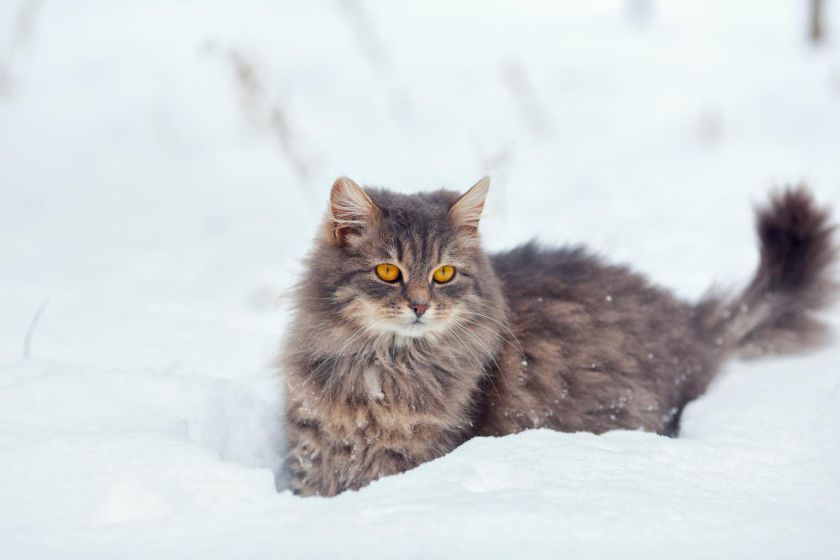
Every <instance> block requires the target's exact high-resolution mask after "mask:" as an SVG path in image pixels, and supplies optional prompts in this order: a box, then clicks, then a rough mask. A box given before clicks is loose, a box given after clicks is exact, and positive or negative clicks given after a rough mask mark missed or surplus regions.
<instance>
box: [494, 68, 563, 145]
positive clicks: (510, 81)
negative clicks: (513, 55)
mask: <svg viewBox="0 0 840 560" xmlns="http://www.w3.org/2000/svg"><path fill="white" fill-rule="evenodd" d="M502 77H503V78H504V82H505V84H506V85H507V86H508V89H509V90H510V93H511V96H512V97H513V100H514V102H515V103H516V106H517V107H518V108H519V111H520V113H522V117H523V118H524V119H525V121H526V122H527V123H528V125H529V126H530V128H531V130H533V131H534V132H535V133H537V134H546V133H548V132H549V131H550V129H551V128H552V118H551V115H550V114H549V113H548V111H546V110H545V108H544V107H543V106H542V105H541V104H540V101H539V98H538V96H537V90H536V88H535V87H534V84H533V83H532V82H531V79H530V78H529V77H528V73H527V72H526V71H525V67H524V66H523V65H522V64H520V63H519V62H517V61H513V60H509V61H507V62H505V63H503V64H502Z"/></svg>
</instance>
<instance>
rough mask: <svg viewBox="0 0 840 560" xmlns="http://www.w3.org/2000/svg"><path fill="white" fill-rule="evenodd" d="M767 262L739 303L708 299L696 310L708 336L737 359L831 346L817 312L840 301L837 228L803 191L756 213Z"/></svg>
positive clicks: (762, 262) (792, 191)
mask: <svg viewBox="0 0 840 560" xmlns="http://www.w3.org/2000/svg"><path fill="white" fill-rule="evenodd" d="M756 229H757V230H758V238H759V243H760V251H761V260H760V262H759V265H758V270H757V271H756V273H755V277H754V278H753V280H752V282H751V283H750V284H749V285H748V286H747V287H746V289H744V290H743V291H742V292H741V293H740V294H739V295H737V296H736V297H734V298H723V297H720V296H714V295H711V296H708V297H707V298H705V299H704V300H703V301H702V302H700V304H699V305H698V307H697V311H698V315H697V317H698V319H699V320H700V324H701V325H702V328H703V330H704V331H705V332H706V333H708V335H709V336H710V337H711V338H712V340H713V342H714V344H716V345H717V346H719V347H721V350H722V351H724V352H726V353H727V354H730V355H736V356H740V357H755V356H763V355H767V354H781V353H790V352H799V351H803V350H807V349H811V348H815V347H817V346H819V345H821V344H823V343H825V342H826V340H827V338H828V334H829V333H828V328H827V326H826V325H825V324H824V323H823V322H821V321H820V320H819V319H818V318H817V317H815V312H816V311H819V310H821V309H823V308H825V307H826V306H828V305H830V304H831V303H832V301H833V299H834V298H835V296H836V294H837V287H838V284H837V282H836V281H835V280H834V279H833V278H832V276H831V268H832V265H833V264H834V260H835V257H836V255H837V249H836V247H835V246H834V245H833V243H832V232H833V230H834V226H833V224H831V222H830V216H829V212H828V210H827V209H826V208H821V207H820V206H818V205H817V204H816V203H815V202H814V199H813V196H812V195H811V193H810V192H809V191H808V190H807V189H805V188H804V187H801V186H800V187H796V188H790V189H787V190H784V191H781V192H778V193H775V194H774V195H773V196H772V197H771V198H770V202H769V204H768V205H766V206H764V207H760V208H758V209H757V211H756Z"/></svg>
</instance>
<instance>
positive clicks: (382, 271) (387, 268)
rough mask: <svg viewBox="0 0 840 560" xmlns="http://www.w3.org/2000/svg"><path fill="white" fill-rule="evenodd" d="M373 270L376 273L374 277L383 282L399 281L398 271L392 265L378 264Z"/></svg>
mask: <svg viewBox="0 0 840 560" xmlns="http://www.w3.org/2000/svg"><path fill="white" fill-rule="evenodd" d="M374 270H375V271H376V275H377V276H379V279H380V280H384V281H385V282H392V283H393V282H396V281H397V280H399V279H400V269H399V268H397V267H396V266H394V265H392V264H388V263H382V264H378V265H376V268H375V269H374Z"/></svg>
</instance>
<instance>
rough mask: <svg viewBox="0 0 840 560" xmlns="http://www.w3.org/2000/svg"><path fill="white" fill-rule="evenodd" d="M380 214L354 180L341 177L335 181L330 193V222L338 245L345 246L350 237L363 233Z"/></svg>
mask: <svg viewBox="0 0 840 560" xmlns="http://www.w3.org/2000/svg"><path fill="white" fill-rule="evenodd" d="M378 214H379V209H378V208H377V207H376V205H375V204H374V203H373V201H372V200H371V199H370V197H369V196H368V194H367V193H366V192H365V191H364V189H362V187H360V186H359V185H357V184H356V183H355V182H354V181H353V180H352V179H349V178H347V177H339V178H338V179H336V180H335V183H333V186H332V191H331V192H330V220H331V221H332V227H333V238H334V239H335V242H336V243H337V244H338V245H344V244H345V243H346V242H347V237H348V236H349V235H354V234H355V235H358V234H359V233H361V232H362V231H363V230H364V229H365V228H366V227H368V226H370V225H371V224H372V223H373V222H374V221H375V220H376V217H377V215H378Z"/></svg>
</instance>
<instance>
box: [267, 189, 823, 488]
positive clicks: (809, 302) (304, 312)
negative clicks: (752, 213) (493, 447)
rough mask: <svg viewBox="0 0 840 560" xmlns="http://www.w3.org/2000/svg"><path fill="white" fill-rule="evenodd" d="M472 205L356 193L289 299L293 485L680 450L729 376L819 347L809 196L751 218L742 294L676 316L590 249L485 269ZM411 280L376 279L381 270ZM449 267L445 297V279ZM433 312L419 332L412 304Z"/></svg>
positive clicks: (475, 199)
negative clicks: (440, 466) (458, 458)
mask: <svg viewBox="0 0 840 560" xmlns="http://www.w3.org/2000/svg"><path fill="white" fill-rule="evenodd" d="M486 194H487V181H486V180H482V181H480V182H479V183H478V184H477V185H476V187H474V188H473V189H472V190H470V191H469V192H468V194H467V195H464V196H462V197H459V196H458V194H457V193H454V192H448V191H438V192H434V193H421V194H416V195H400V194H395V193H391V192H389V191H385V190H381V189H367V190H365V191H363V190H362V189H361V187H358V185H356V184H355V183H353V182H352V181H350V180H348V179H340V180H339V181H337V182H336V185H335V186H334V187H333V195H332V198H331V207H330V209H329V211H328V213H327V217H326V219H325V220H324V224H323V226H322V230H321V233H320V235H319V236H318V238H317V240H316V243H315V247H314V250H313V251H312V252H311V254H310V255H309V256H308V257H307V260H306V267H305V268H306V270H305V273H304V275H303V277H302V278H301V281H300V282H299V284H298V287H297V301H296V303H297V310H296V313H295V318H294V320H293V322H292V324H291V328H290V332H289V335H288V336H287V338H286V346H285V349H284V352H283V358H282V371H283V375H284V379H285V385H286V429H287V433H288V442H289V456H288V468H289V469H290V471H291V475H292V488H293V489H294V491H295V492H297V493H299V494H303V495H324V496H330V495H334V494H337V493H339V492H342V491H344V490H348V489H358V488H361V487H362V486H364V485H366V484H368V483H370V482H371V481H373V480H376V479H377V478H379V477H381V476H386V475H390V474H394V473H398V472H402V471H405V470H407V469H410V468H413V467H415V466H417V465H419V464H421V463H423V462H425V461H429V460H431V459H434V458H436V457H439V456H441V455H443V454H445V453H448V452H449V451H451V450H452V449H454V448H455V447H457V446H458V445H460V444H461V443H462V442H464V441H466V440H467V439H469V438H471V437H474V436H477V435H485V436H502V435H506V434H511V433H516V432H519V431H521V430H526V429H529V428H535V427H543V428H550V429H554V430H561V431H570V432H571V431H591V432H596V433H600V432H604V431H607V430H614V429H631V430H637V429H642V430H646V431H651V432H657V433H661V434H666V435H672V436H673V435H676V434H677V432H678V429H679V419H680V414H681V412H682V409H683V407H684V406H685V405H686V403H688V402H690V401H691V400H692V399H694V398H697V397H698V396H699V395H701V394H702V393H703V392H704V391H705V390H706V388H707V387H708V385H709V383H710V382H711V381H712V380H713V379H714V377H715V375H716V373H717V372H718V370H719V368H720V365H721V364H722V363H723V362H724V361H725V360H726V359H728V358H730V357H733V356H741V357H753V356H758V355H765V354H770V353H782V352H796V351H801V350H805V349H808V348H814V347H816V346H818V345H819V344H821V343H823V342H824V341H825V339H826V335H827V329H826V327H825V325H824V324H823V323H821V322H820V321H819V319H818V318H817V316H816V312H818V311H819V310H820V309H822V308H824V307H825V306H826V305H828V304H829V303H830V302H831V301H832V299H833V297H834V295H835V293H836V290H835V288H836V285H835V282H834V281H833V280H832V278H831V275H830V267H831V265H832V264H833V262H834V259H835V256H836V251H835V248H834V246H833V245H832V239H831V233H832V226H831V224H830V221H829V215H828V212H827V211H826V210H824V209H821V208H819V207H818V206H817V205H816V204H815V203H814V201H813V199H812V197H811V195H810V194H809V193H808V192H807V191H806V190H805V189H803V188H797V189H790V190H787V191H784V192H781V193H779V194H776V195H774V196H773V197H772V198H771V200H770V203H769V205H768V206H766V207H763V208H760V209H759V210H758V212H757V229H758V237H759V241H760V252H761V260H760V264H759V266H758V270H757V272H756V274H755V277H754V279H753V280H752V281H751V282H750V284H749V285H748V286H747V287H746V288H745V289H744V290H743V291H742V292H741V293H740V294H738V295H736V296H734V297H725V296H721V295H710V296H708V297H706V298H704V299H702V300H701V301H700V302H699V303H697V304H692V303H687V302H683V301H680V300H679V299H677V298H676V297H674V296H673V295H671V294H670V293H668V292H667V291H665V290H664V289H662V288H659V287H657V286H654V285H652V284H651V283H649V282H648V281H647V280H646V279H645V278H644V277H642V276H641V275H639V274H636V273H634V272H632V271H631V270H629V269H627V268H626V267H622V266H615V265H610V264H607V263H605V262H603V261H602V260H601V259H599V258H597V257H594V256H593V255H591V254H589V253H588V252H587V251H586V250H585V249H582V248H576V247H567V248H561V249H551V248H542V247H540V246H538V245H537V244H535V243H533V242H532V243H528V244H525V245H522V246H520V247H517V248H515V249H513V250H510V251H507V252H504V253H500V254H497V255H487V254H486V253H485V252H484V251H483V250H482V249H481V245H480V242H479V238H478V231H477V224H478V219H479V217H480V213H481V208H482V207H483V205H484V197H485V195H486ZM382 262H389V263H393V264H394V265H395V266H397V267H398V268H399V269H400V271H401V277H400V280H399V281H398V282H390V283H388V282H384V281H382V280H380V279H377V277H376V276H375V275H374V268H375V266H376V265H377V263H382ZM441 264H449V265H451V266H454V267H455V268H456V269H457V273H456V275H455V277H454V279H453V280H452V281H450V282H447V283H446V284H444V285H436V284H435V283H434V282H433V281H432V280H431V276H430V275H431V273H432V271H433V270H434V269H435V267H437V266H440V265H441ZM417 294H421V295H422V297H423V299H424V301H429V309H428V310H427V311H426V315H425V316H424V321H426V322H427V324H426V325H425V327H424V328H427V329H428V330H426V331H423V333H422V334H420V335H417V336H415V334H416V331H412V330H411V328H413V327H411V326H410V325H409V326H406V323H405V320H406V317H408V319H411V320H412V321H413V320H414V318H415V317H414V315H413V314H412V312H411V311H410V310H409V306H410V304H411V301H412V300H413V299H414V298H415V297H417Z"/></svg>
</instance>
